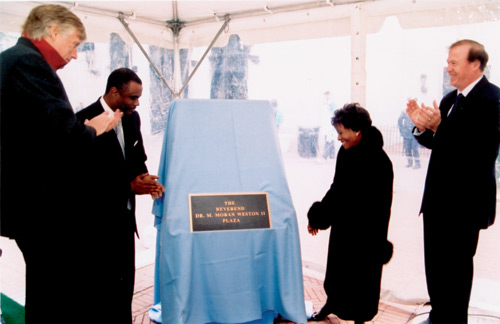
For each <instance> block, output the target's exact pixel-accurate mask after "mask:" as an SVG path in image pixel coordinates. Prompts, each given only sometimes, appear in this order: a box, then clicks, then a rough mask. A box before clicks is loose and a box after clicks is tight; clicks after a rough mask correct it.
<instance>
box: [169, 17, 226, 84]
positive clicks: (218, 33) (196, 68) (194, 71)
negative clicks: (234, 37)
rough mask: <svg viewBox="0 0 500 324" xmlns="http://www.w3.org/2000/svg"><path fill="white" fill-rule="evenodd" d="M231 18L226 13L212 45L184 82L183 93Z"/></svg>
mask: <svg viewBox="0 0 500 324" xmlns="http://www.w3.org/2000/svg"><path fill="white" fill-rule="evenodd" d="M230 20H231V19H229V15H226V16H225V22H224V24H223V25H222V27H221V28H220V29H219V31H218V32H217V35H215V37H214V39H213V40H212V42H211V43H210V45H208V47H207V50H206V51H205V53H203V56H202V57H201V59H200V60H199V61H198V63H197V64H196V66H195V67H194V69H193V71H191V74H190V75H189V77H188V78H187V80H186V83H184V85H183V86H182V88H181V90H180V91H179V92H180V93H182V92H183V91H184V88H186V86H187V85H188V83H189V81H191V78H192V77H193V75H194V74H195V73H196V70H198V67H199V66H200V64H201V63H202V62H203V61H204V60H205V57H206V56H207V55H208V52H210V50H211V49H212V47H213V46H214V44H215V42H216V41H217V39H219V36H220V34H222V31H224V29H225V28H226V26H227V24H229V21H230Z"/></svg>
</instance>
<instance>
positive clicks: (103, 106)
mask: <svg viewBox="0 0 500 324" xmlns="http://www.w3.org/2000/svg"><path fill="white" fill-rule="evenodd" d="M99 102H100V103H101V105H102V108H104V111H108V112H111V113H112V114H113V113H114V111H113V109H111V108H109V106H108V104H107V103H106V101H105V100H104V97H101V98H99Z"/></svg>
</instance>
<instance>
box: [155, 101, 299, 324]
mask: <svg viewBox="0 0 500 324" xmlns="http://www.w3.org/2000/svg"><path fill="white" fill-rule="evenodd" d="M158 174H159V176H160V181H161V182H162V184H163V185H164V186H165V188H166V193H165V195H164V197H163V199H161V200H157V201H156V202H155V204H154V206H153V213H154V215H156V225H157V228H158V235H159V237H158V249H159V251H158V253H157V268H156V272H157V278H158V280H157V284H158V285H159V289H157V297H156V298H158V294H159V295H160V296H159V297H160V299H161V318H162V322H163V323H164V324H186V323H190V324H198V323H200V324H201V323H269V324H271V323H272V322H273V319H274V317H275V315H276V314H281V315H282V316H283V317H285V318H287V319H289V320H291V321H294V322H297V323H306V322H307V318H306V313H305V306H304V289H303V279H302V262H301V254H300V242H299V234H298V228H297V219H296V214H295V209H294V207H293V204H292V200H291V196H290V191H289V188H288V184H287V181H286V177H285V172H284V168H283V160H282V157H281V152H280V149H279V143H278V138H277V133H276V126H275V122H274V115H273V110H272V108H271V106H270V104H269V102H267V101H247V100H176V101H174V102H173V103H172V104H171V106H170V110H169V117H168V122H167V128H166V131H165V140H164V144H163V152H162V157H161V161H160V167H159V172H158ZM245 192H267V193H268V195H269V208H270V213H271V220H272V228H270V229H250V230H224V231H209V232H194V233H192V232H190V221H189V205H188V195H189V194H195V193H205V194H210V193H245ZM157 288H158V287H157Z"/></svg>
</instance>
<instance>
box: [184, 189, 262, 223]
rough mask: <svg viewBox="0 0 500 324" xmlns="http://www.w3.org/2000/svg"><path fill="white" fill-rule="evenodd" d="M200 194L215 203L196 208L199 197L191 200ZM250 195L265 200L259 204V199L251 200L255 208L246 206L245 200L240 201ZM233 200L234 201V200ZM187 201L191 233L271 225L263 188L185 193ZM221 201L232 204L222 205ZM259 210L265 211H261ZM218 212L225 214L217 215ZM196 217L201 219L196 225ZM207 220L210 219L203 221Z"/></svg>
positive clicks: (223, 203)
mask: <svg viewBox="0 0 500 324" xmlns="http://www.w3.org/2000/svg"><path fill="white" fill-rule="evenodd" d="M200 198H202V199H208V200H210V199H212V202H210V203H212V204H213V203H214V202H216V203H217V204H213V205H211V206H209V207H206V206H203V207H202V208H201V210H200V208H199V207H197V206H194V205H197V204H200V201H198V202H193V200H197V199H198V200H199V199H200ZM224 198H227V199H224ZM250 198H251V199H253V200H255V199H264V200H265V204H263V203H262V201H260V202H256V201H253V202H252V203H253V205H251V206H250V208H255V207H257V209H251V210H248V209H247V207H248V204H247V205H244V203H245V199H247V202H248V199H250ZM237 202H238V204H236V203H237ZM188 203H189V225H190V232H191V233H199V232H214V231H236V230H253V229H271V228H272V218H271V211H270V207H269V194H268V193H267V192H237V193H235V192H232V193H196V194H188ZM225 203H234V204H233V205H225ZM242 203H243V204H242ZM203 208H205V209H203ZM207 208H208V210H207ZM195 209H196V210H195ZM262 213H265V214H264V215H263V214H262ZM208 214H211V216H207V215H208ZM216 214H218V215H216ZM221 214H228V215H224V216H221ZM253 214H256V215H253ZM200 220H201V221H204V224H202V225H200V224H199V223H200ZM207 220H209V221H207ZM218 221H219V222H218ZM209 222H212V223H211V224H207V223H209ZM242 223H243V224H242Z"/></svg>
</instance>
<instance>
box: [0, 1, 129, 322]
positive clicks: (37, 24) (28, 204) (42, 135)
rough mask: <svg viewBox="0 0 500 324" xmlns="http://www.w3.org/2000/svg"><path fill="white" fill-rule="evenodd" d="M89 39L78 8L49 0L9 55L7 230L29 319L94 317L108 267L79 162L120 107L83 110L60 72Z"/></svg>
mask: <svg viewBox="0 0 500 324" xmlns="http://www.w3.org/2000/svg"><path fill="white" fill-rule="evenodd" d="M85 38H86V33H85V27H84V26H83V24H82V22H81V21H80V19H79V18H78V17H77V16H76V15H75V14H73V13H72V12H71V11H70V10H68V9H67V8H65V7H63V6H60V5H41V6H38V7H35V8H34V9H32V10H31V12H30V13H29V15H28V17H27V19H26V21H25V23H24V26H23V30H22V37H20V38H19V40H18V41H17V44H16V45H15V46H13V47H11V48H9V49H7V50H5V51H4V52H3V53H2V54H0V69H1V70H0V72H1V80H0V123H1V133H0V141H1V145H0V148H1V152H0V153H1V158H0V161H1V181H0V183H1V190H0V194H1V202H2V203H1V234H2V236H6V237H9V238H11V239H15V241H16V243H17V245H18V246H19V248H20V250H21V252H22V253H23V257H24V260H25V263H26V304H25V306H26V308H25V311H26V313H25V314H26V323H27V324H33V323H34V324H38V323H67V322H71V323H84V322H88V318H85V316H82V314H86V312H87V311H88V309H90V308H92V307H93V306H94V305H93V303H92V300H91V299H90V298H91V293H94V292H95V291H94V290H93V289H92V280H91V278H92V277H93V274H94V273H95V272H96V271H98V269H99V268H97V267H95V266H94V265H93V264H92V260H91V256H90V254H89V253H87V252H88V251H87V247H86V243H87V242H88V241H89V239H91V238H90V237H89V234H90V233H91V231H92V226H93V225H94V224H92V222H91V219H89V218H87V217H86V215H84V214H83V213H81V212H80V211H81V210H82V206H83V205H84V204H85V192H83V191H82V190H81V188H82V185H83V183H84V182H85V181H86V179H84V178H82V177H81V175H80V174H79V172H77V171H76V170H75V169H74V166H75V165H76V164H77V163H78V161H79V159H80V158H82V156H85V154H86V152H87V150H88V149H90V148H91V147H92V145H93V144H94V142H95V140H96V138H97V137H98V136H99V135H101V134H103V133H105V132H107V131H110V130H111V129H113V127H114V126H115V125H116V124H117V122H118V120H119V119H120V118H121V113H117V114H116V115H115V118H114V119H113V115H108V114H107V113H103V114H100V115H98V116H96V117H95V118H92V119H89V120H87V121H85V122H80V121H79V120H78V119H77V118H76V117H75V114H74V112H73V109H72V107H71V104H70V103H69V100H68V97H67V95H66V91H65V89H64V86H63V84H62V82H61V80H60V79H59V77H58V76H57V73H56V71H57V70H58V69H61V68H63V67H64V66H65V65H66V64H67V63H69V62H70V61H71V60H72V59H76V58H77V47H78V46H79V45H80V43H81V42H83V41H84V40H85ZM94 185H96V184H94ZM54 305H57V308H55V306H54Z"/></svg>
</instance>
